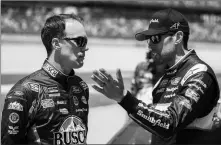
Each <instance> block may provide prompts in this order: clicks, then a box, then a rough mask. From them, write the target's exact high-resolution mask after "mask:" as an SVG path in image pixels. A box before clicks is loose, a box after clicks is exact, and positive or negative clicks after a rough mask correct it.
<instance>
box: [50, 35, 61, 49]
mask: <svg viewBox="0 0 221 145" xmlns="http://www.w3.org/2000/svg"><path fill="white" fill-rule="evenodd" d="M51 45H52V46H53V48H54V49H55V50H60V49H61V46H60V43H59V39H58V38H53V39H52V40H51Z"/></svg>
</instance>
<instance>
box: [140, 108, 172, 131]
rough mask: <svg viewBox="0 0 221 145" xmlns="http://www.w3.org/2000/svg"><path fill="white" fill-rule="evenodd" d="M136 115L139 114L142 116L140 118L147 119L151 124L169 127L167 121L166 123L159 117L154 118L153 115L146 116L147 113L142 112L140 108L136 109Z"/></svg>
mask: <svg viewBox="0 0 221 145" xmlns="http://www.w3.org/2000/svg"><path fill="white" fill-rule="evenodd" d="M137 115H139V116H140V117H142V118H144V119H146V120H147V121H149V122H150V123H152V126H156V125H157V126H159V127H162V128H165V129H169V127H170V124H169V123H168V124H167V123H166V122H163V121H162V120H160V119H157V120H156V119H155V118H154V117H150V116H147V115H145V114H143V111H142V110H138V112H137Z"/></svg>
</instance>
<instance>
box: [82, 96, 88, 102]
mask: <svg viewBox="0 0 221 145" xmlns="http://www.w3.org/2000/svg"><path fill="white" fill-rule="evenodd" d="M81 101H82V102H83V103H84V104H87V100H86V98H85V96H82V97H81Z"/></svg>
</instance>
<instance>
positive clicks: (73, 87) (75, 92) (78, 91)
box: [72, 86, 82, 94]
mask: <svg viewBox="0 0 221 145" xmlns="http://www.w3.org/2000/svg"><path fill="white" fill-rule="evenodd" d="M81 92H82V90H81V88H80V87H78V86H72V93H74V94H79V93H81Z"/></svg>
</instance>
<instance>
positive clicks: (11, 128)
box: [8, 126, 19, 134]
mask: <svg viewBox="0 0 221 145" xmlns="http://www.w3.org/2000/svg"><path fill="white" fill-rule="evenodd" d="M8 128H9V130H8V133H9V134H18V133H19V130H18V129H19V126H15V127H13V126H8Z"/></svg>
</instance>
